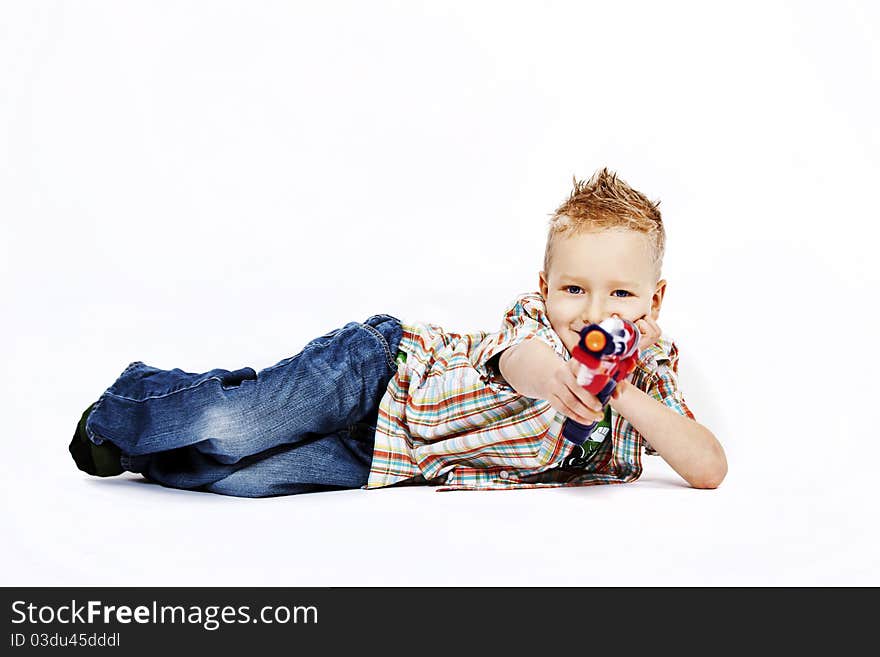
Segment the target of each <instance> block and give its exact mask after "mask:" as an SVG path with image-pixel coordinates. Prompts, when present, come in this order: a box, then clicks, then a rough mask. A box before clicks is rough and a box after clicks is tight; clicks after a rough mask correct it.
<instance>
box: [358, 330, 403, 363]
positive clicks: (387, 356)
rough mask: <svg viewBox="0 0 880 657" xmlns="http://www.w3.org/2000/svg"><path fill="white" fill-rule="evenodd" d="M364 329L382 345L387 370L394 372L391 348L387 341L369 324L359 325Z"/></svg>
mask: <svg viewBox="0 0 880 657" xmlns="http://www.w3.org/2000/svg"><path fill="white" fill-rule="evenodd" d="M361 326H363V327H364V328H365V329H367V330H368V331H370V333H372V334H373V336H374V337H375V338H376V339H377V340H378V341H379V344H381V345H382V349H384V350H385V361H386V364H387V365H388V369H389V370H391V371H392V372H393V371H394V364H395V361H394V357H393V356H392V355H391V347H390V346H389V345H388V341H387V340H386V339H385V336H384V335H382V334H381V333H380V332H379V331H378V330H377V329H376V328H375V327H374V326H370V325H369V324H361Z"/></svg>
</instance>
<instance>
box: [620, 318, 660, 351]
mask: <svg viewBox="0 0 880 657" xmlns="http://www.w3.org/2000/svg"><path fill="white" fill-rule="evenodd" d="M612 316H613V317H620V315H618V314H617V313H614V314H613V315H612ZM634 323H635V325H636V328H638V329H639V344H638V350H639V351H641V350H642V349H647V348H648V347H650V346H651V345H652V344H654V343H656V342H657V341H658V340H659V339H660V336H661V335H662V334H663V331H661V330H660V326H659V325H658V324H657V322H655V321H654V320H653V319H652V318H651V317H649V316H648V315H643V316H642V317H640V318H639V319H637V320H636V321H635V322H634Z"/></svg>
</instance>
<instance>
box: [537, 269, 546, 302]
mask: <svg viewBox="0 0 880 657" xmlns="http://www.w3.org/2000/svg"><path fill="white" fill-rule="evenodd" d="M538 289H539V290H541V296H542V297H544V301H546V300H547V279H546V278H545V276H544V272H543V271H539V272H538Z"/></svg>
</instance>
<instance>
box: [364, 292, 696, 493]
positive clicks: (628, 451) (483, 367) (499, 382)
mask: <svg viewBox="0 0 880 657" xmlns="http://www.w3.org/2000/svg"><path fill="white" fill-rule="evenodd" d="M525 340H541V341H543V342H545V343H546V344H548V345H549V346H550V347H552V348H553V350H554V351H555V352H556V353H557V354H558V355H559V357H560V358H562V359H563V360H566V361H567V360H569V359H570V358H571V355H570V354H569V353H568V350H567V349H566V348H565V346H564V345H563V343H562V340H561V339H560V338H559V336H558V335H557V334H556V333H555V331H553V328H552V327H551V325H550V321H549V319H548V318H547V314H546V308H545V305H544V300H543V298H542V297H541V295H540V294H539V293H537V292H529V293H526V294H522V295H520V296H519V297H517V298H516V299H515V300H514V302H513V304H512V305H511V306H510V307H509V309H508V310H507V312H506V314H505V316H504V320H503V322H502V326H501V330H500V331H498V332H496V333H487V332H484V331H477V332H475V333H452V332H449V331H444V330H443V329H442V328H441V327H439V326H436V325H434V324H424V323H414V324H407V323H406V322H404V323H403V337H402V339H401V342H400V351H403V352H404V353H405V354H406V362H401V363H399V365H398V371H397V373H396V374H395V375H394V377H393V378H392V379H391V381H390V382H389V383H388V388H387V390H386V391H385V395H384V396H383V397H382V400H381V402H380V405H379V418H378V422H377V425H376V437H375V447H374V450H373V462H372V466H371V469H370V476H369V480H368V481H367V484H366V485H365V486H363V488H367V489H370V488H381V487H383V486H391V485H393V484H397V483H401V482H408V483H428V484H431V485H437V484H443V485H442V486H440V487H438V488H437V490H438V491H450V490H502V489H509V488H546V487H556V486H589V485H593V484H620V483H626V482H631V481H634V480H636V479H637V478H638V477H639V475H640V474H641V473H642V462H641V449H642V447H644V449H645V451H646V452H647V453H648V454H656V453H657V452H656V451H654V450H653V449H652V448H651V446H650V445H649V444H648V443H647V442H646V441H645V440H644V439H643V438H642V436H641V435H640V434H639V433H638V432H637V431H636V430H635V428H634V427H633V426H632V425H631V424H630V423H629V422H628V421H627V420H626V419H625V418H624V417H622V416H620V415H618V413H617V412H616V411H614V409H613V408H612V412H611V427H612V432H611V439H610V440H609V439H606V440H605V441H603V443H602V444H601V446H600V447H599V448H598V451H597V452H596V453H595V455H594V456H593V457H592V458H591V459H590V461H589V462H588V463H587V464H586V466H585V467H580V468H566V467H564V465H563V461H564V460H565V459H566V457H568V456H569V455H570V453H571V452H572V449H573V448H574V446H573V445H572V444H571V443H569V442H568V441H566V440H565V439H564V438H563V437H562V424H563V422H564V421H565V419H566V417H565V416H564V415H562V414H561V413H558V412H557V411H556V410H555V409H554V408H553V407H552V406H551V405H550V403H549V402H548V401H546V400H543V399H533V398H530V397H525V396H523V395H520V394H519V393H517V392H516V391H515V390H514V389H513V388H512V387H511V386H510V385H509V384H508V383H507V382H506V381H505V380H504V379H503V378H502V377H501V376H500V373H498V372H497V371H495V370H494V368H492V367H491V366H490V364H489V361H490V359H491V358H492V357H493V356H495V355H497V354H500V353H501V352H502V351H504V350H505V349H507V348H509V347H512V346H514V345H516V344H519V343H521V342H523V341H525ZM630 382H631V383H632V384H633V385H635V386H636V387H637V388H639V389H640V390H642V391H644V392H646V393H647V394H648V395H650V396H651V397H653V398H654V399H656V400H657V401H659V402H660V403H662V404H665V405H667V406H669V407H670V408H672V409H673V410H675V411H676V412H678V413H680V414H682V415H686V416H688V417H690V418H691V419H694V415H693V413H691V411H690V409H688V407H687V405H686V404H685V401H684V398H683V397H682V395H681V392H680V391H679V389H678V349H677V348H676V346H675V344H674V343H673V342H672V341H671V340H668V339H667V338H666V337H665V336H661V338H660V341H659V342H658V343H656V344H654V345H651V346H650V347H648V348H646V349H643V350H642V351H641V352H640V354H639V361H638V363H637V365H636V368H635V370H634V371H633V373H632V375H631V377H630Z"/></svg>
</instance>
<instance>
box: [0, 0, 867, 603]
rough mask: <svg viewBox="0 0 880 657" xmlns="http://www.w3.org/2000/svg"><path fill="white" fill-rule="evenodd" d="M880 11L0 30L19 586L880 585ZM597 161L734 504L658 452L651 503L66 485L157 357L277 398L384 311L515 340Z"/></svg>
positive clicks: (135, 11)
mask: <svg viewBox="0 0 880 657" xmlns="http://www.w3.org/2000/svg"><path fill="white" fill-rule="evenodd" d="M878 19H880V12H878V9H877V5H876V4H875V3H870V2H864V3H835V4H834V5H829V4H828V3H802V2H779V1H777V2H753V3H744V2H737V3H729V4H728V5H726V6H723V7H722V6H717V5H715V3H698V2H693V3H653V2H619V3H605V2H603V3H599V2H542V3H511V2H498V3H491V2H474V0H468V1H466V2H428V3H416V2H389V1H374V2H370V3H359V2H321V3H316V2H299V3H296V2H217V1H215V0H212V1H210V2H207V1H206V2H179V1H175V2H155V1H151V2H109V1H108V2H76V3H63V2H24V1H18V2H6V3H3V5H2V6H0V126H2V129H0V220H2V223H0V231H2V232H0V249H2V252H0V255H2V260H0V275H2V276H0V278H2V282H0V290H2V295H3V308H4V311H3V319H4V321H3V322H2V327H0V331H2V341H0V344H2V347H0V348H2V354H0V356H2V363H3V371H4V376H3V377H2V382H0V396H2V397H0V398H2V403H3V413H2V417H3V422H4V433H5V435H4V439H3V445H4V448H3V458H2V459H0V491H2V494H3V498H2V514H3V516H2V522H3V527H4V534H5V537H4V540H3V541H2V542H0V563H2V566H0V568H2V570H0V575H2V579H0V584H2V585H52V584H59V585H69V584H70V585H73V584H93V585H129V584H131V585H139V584H140V585H142V584H151V585H152V584H156V585H158V584H182V585H212V584H234V585H321V586H324V585H330V586H332V585H336V586H339V585H364V584H389V585H391V584H394V585H426V584H500V585H506V584H511V585H512V584H527V585H539V584H540V585H544V584H548V585H550V584H579V585H588V584H626V585H629V584H687V585H702V584H727V585H739V584H770V585H775V584H785V585H805V584H855V585H858V584H871V585H875V586H876V585H878V584H880V558H878V556H877V554H878V551H877V549H876V545H877V539H878V532H877V523H876V521H874V520H871V518H873V517H876V503H877V501H878V497H880V496H878V493H877V488H876V486H875V484H874V478H875V463H876V460H877V452H876V439H877V435H878V431H877V429H876V420H875V417H874V413H873V411H874V410H875V406H874V405H875V404H876V400H877V398H878V384H877V378H876V376H873V377H872V376H870V374H871V373H872V372H871V368H872V354H873V350H872V347H873V342H874V341H875V340H876V335H877V326H878V320H880V314H878V310H877V306H878V294H877V289H878V283H880V267H878V265H877V253H878V246H877V242H876V239H877V236H878V234H880V231H878V228H877V222H878V219H880V217H878V209H877V200H876V199H877V196H876V188H877V183H878V180H880V177H878V173H880V146H878V128H877V120H876V117H877V116H878V115H880V102H878V101H880V92H878V89H880V86H878V82H880V79H878V78H880V50H878V48H877V46H876V45H875V44H876V40H877V38H878V37H880V20H878ZM602 166H608V167H609V168H611V169H613V170H616V171H617V172H618V174H619V175H620V176H621V177H622V178H623V179H624V180H626V181H627V182H629V183H630V184H632V185H633V186H634V187H636V188H637V189H639V190H641V191H643V192H644V193H645V194H647V195H648V196H649V197H650V198H651V199H660V200H661V205H660V208H661V210H662V212H663V217H664V220H665V224H666V230H667V234H668V248H667V256H666V261H665V266H664V276H665V277H666V278H667V280H668V281H669V287H668V292H667V296H666V301H665V304H664V308H663V310H662V312H661V315H660V326H661V327H662V328H663V329H664V332H665V333H667V334H668V335H670V336H672V337H673V338H674V339H675V340H676V342H677V343H678V344H679V346H680V348H681V350H682V360H681V376H682V384H683V389H684V393H685V397H686V399H687V400H688V402H689V404H690V406H691V407H692V409H693V410H694V412H695V414H696V416H697V419H698V420H699V421H701V422H702V423H703V424H706V425H707V426H708V427H709V428H710V429H712V430H713V431H714V432H715V434H716V435H717V436H718V438H719V439H720V440H721V442H722V444H723V445H724V447H725V449H726V450H727V454H728V459H729V463H730V472H729V474H728V477H727V479H726V480H725V482H724V483H723V484H722V486H721V487H720V488H718V489H717V490H714V491H699V490H694V489H690V488H688V487H686V486H685V485H684V482H683V481H682V480H681V479H680V478H678V476H677V475H676V474H675V473H674V471H672V470H671V468H669V467H668V466H667V465H666V464H665V463H664V462H662V460H660V458H659V457H653V458H652V459H650V460H649V463H648V465H647V471H646V473H645V475H644V476H643V477H642V479H640V480H639V481H638V482H636V483H634V484H631V485H628V486H610V487H609V486H595V487H588V488H572V489H560V490H548V489H542V490H532V491H510V492H503V493H496V492H492V493H488V492H456V493H437V492H435V491H433V490H431V489H428V488H403V489H400V488H398V489H384V490H377V491H363V490H353V491H340V492H334V493H320V494H312V495H300V496H291V497H282V498H269V499H263V500H245V499H236V498H228V497H222V496H219V495H210V494H204V493H194V492H187V491H176V490H171V489H163V488H161V487H159V486H151V485H141V484H140V480H139V478H138V477H136V476H135V475H130V474H129V475H125V476H123V477H119V478H114V479H96V478H89V477H88V476H87V475H85V474H84V473H81V472H79V471H78V470H77V469H76V468H75V465H74V464H73V462H72V461H71V460H70V456H69V454H68V453H67V444H68V442H69V440H70V437H71V435H72V433H73V429H74V428H75V425H76V422H77V421H78V419H79V417H80V414H81V413H82V411H83V410H84V409H85V408H86V407H87V406H88V404H89V403H91V402H92V401H94V400H96V399H97V397H98V396H99V395H100V394H101V392H103V390H105V389H106V388H107V387H108V386H109V385H110V384H111V383H112V382H113V381H114V380H115V378H116V377H117V376H118V375H119V373H120V372H121V371H122V369H123V368H124V367H125V366H126V365H127V364H128V363H129V362H131V361H134V360H142V361H144V362H146V363H148V364H150V365H153V366H155V367H161V368H166V369H170V368H173V367H180V368H182V369H184V370H186V371H191V372H197V371H206V370H209V369H212V368H215V367H222V368H226V369H230V370H232V369H238V368H241V367H245V366H250V367H253V368H255V369H257V370H259V369H261V368H263V367H267V366H270V365H272V364H274V363H276V362H277V361H279V360H280V359H282V358H285V357H287V356H290V355H293V354H295V353H297V352H298V351H299V350H300V349H301V348H302V347H303V346H304V345H305V343H306V342H307V341H308V340H310V339H311V338H313V337H316V336H318V335H321V334H323V333H326V332H327V331H328V330H330V329H331V328H335V327H337V326H341V325H342V324H344V323H345V322H347V321H352V320H354V321H363V320H364V319H365V318H366V317H368V316H369V315H371V314H375V313H380V312H384V313H390V314H392V315H395V316H397V317H401V318H404V319H407V320H412V321H430V322H434V323H437V324H440V325H442V326H444V327H447V328H448V329H450V330H458V331H465V330H476V329H483V330H497V329H498V327H499V325H500V321H501V316H502V312H503V310H504V308H505V306H506V304H507V303H508V302H509V301H510V300H511V299H512V298H513V297H514V296H516V295H517V294H519V293H521V292H524V291H528V290H534V289H537V278H538V271H539V269H540V267H541V258H542V255H543V246H544V237H545V230H546V221H547V218H548V216H549V213H551V212H552V211H553V209H554V208H555V207H556V206H557V205H558V204H559V203H560V202H561V201H562V200H563V199H564V198H565V197H566V196H567V195H568V192H569V190H570V187H571V179H572V176H577V177H578V178H586V177H589V176H590V175H591V174H592V173H593V171H594V170H596V169H597V168H600V167H602ZM426 547H428V548H429V549H425V548H426ZM475 555H479V558H478V559H476V561H475ZM588 558H589V559H590V560H591V561H592V562H594V563H602V564H607V565H605V566H602V567H594V568H592V569H590V570H588V571H586V572H579V570H578V569H577V568H574V569H573V568H572V565H571V564H572V561H573V560H577V559H588ZM597 558H598V559H597Z"/></svg>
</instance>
